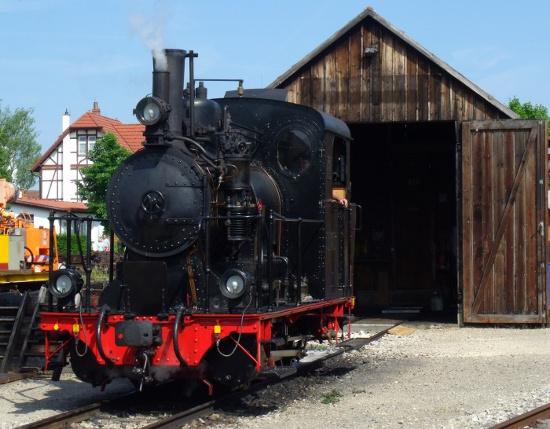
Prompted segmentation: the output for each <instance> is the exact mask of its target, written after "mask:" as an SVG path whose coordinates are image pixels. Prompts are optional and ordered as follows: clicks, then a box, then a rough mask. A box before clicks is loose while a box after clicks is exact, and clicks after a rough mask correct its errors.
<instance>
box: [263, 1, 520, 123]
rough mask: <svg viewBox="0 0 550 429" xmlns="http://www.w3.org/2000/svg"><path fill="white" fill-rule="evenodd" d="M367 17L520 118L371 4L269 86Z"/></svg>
mask: <svg viewBox="0 0 550 429" xmlns="http://www.w3.org/2000/svg"><path fill="white" fill-rule="evenodd" d="M367 19H372V20H374V21H376V22H377V23H378V24H380V25H381V26H383V27H384V28H386V29H387V30H388V31H390V32H392V33H393V34H395V36H397V37H399V38H400V39H402V40H403V41H404V42H405V43H407V44H408V45H409V46H411V47H412V48H413V49H416V50H417V51H418V52H419V53H420V54H422V55H424V56H425V57H426V58H427V59H429V60H430V61H432V62H433V63H434V64H436V65H437V66H439V67H441V68H442V69H443V70H445V71H446V72H447V73H449V75H451V76H452V77H453V78H454V79H456V80H457V81H459V82H461V83H462V84H464V85H465V86H466V87H468V88H469V89H470V90H471V91H473V92H474V93H475V94H477V95H478V96H479V97H481V98H483V99H484V100H486V101H487V102H488V103H490V104H491V105H493V106H494V107H495V108H496V109H498V110H500V111H502V112H503V113H504V114H506V115H508V116H509V117H510V118H513V119H516V118H519V116H518V115H517V114H516V113H515V112H514V111H513V110H511V109H510V108H509V107H507V106H506V105H504V104H502V103H501V102H499V101H498V100H497V99H496V98H494V97H493V96H492V95H490V94H489V93H487V92H485V91H484V90H483V89H481V88H480V87H479V86H477V85H476V84H474V83H473V82H472V81H470V80H469V79H467V78H466V77H465V76H464V75H462V74H460V73H459V72H458V71H456V70H455V69H453V68H452V67H451V66H450V65H449V64H447V63H446V62H444V61H442V60H441V59H440V58H438V57H437V56H435V55H434V54H433V53H432V52H430V51H429V50H427V49H426V48H424V47H423V46H422V45H421V44H419V43H418V42H416V41H415V40H413V39H412V38H410V37H409V36H407V35H406V34H405V32H404V31H402V30H400V29H398V28H397V27H395V26H394V25H393V24H391V23H390V22H389V21H387V20H386V19H384V18H382V17H381V16H380V15H378V14H377V13H376V12H375V11H374V9H373V8H372V7H371V6H368V7H367V8H366V9H365V10H364V11H363V12H361V13H360V14H359V15H358V16H357V17H356V18H354V19H352V20H351V21H350V22H349V23H348V24H347V25H345V26H344V27H342V28H341V29H340V30H338V31H337V32H336V33H334V34H333V35H332V36H331V37H330V38H328V39H327V40H326V41H325V42H323V43H322V44H321V45H319V46H318V47H317V48H315V49H314V50H313V51H311V52H310V53H309V54H308V55H306V56H305V57H304V58H302V59H301V60H300V61H299V62H297V63H296V64H294V65H293V66H292V67H291V68H290V69H288V70H287V71H286V72H285V73H283V74H282V75H280V76H279V77H278V78H277V79H275V80H274V81H273V82H272V83H271V84H269V85H268V86H267V88H278V87H281V85H283V84H284V83H285V81H287V80H289V79H290V78H292V76H293V75H294V74H295V73H297V72H298V71H299V70H300V69H302V68H303V67H305V66H306V65H307V64H308V63H309V62H311V61H312V60H313V59H314V58H316V57H317V56H318V55H320V54H321V53H322V52H323V51H325V50H326V49H328V48H330V47H331V46H332V45H333V44H335V43H336V42H337V41H338V40H339V39H340V38H342V37H343V36H344V35H345V34H346V33H348V32H349V31H350V30H351V29H353V28H354V27H355V26H356V25H358V24H360V23H361V22H362V21H365V20H367Z"/></svg>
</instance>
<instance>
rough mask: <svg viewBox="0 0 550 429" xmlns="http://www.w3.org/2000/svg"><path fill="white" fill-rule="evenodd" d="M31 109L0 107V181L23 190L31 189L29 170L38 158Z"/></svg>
mask: <svg viewBox="0 0 550 429" xmlns="http://www.w3.org/2000/svg"><path fill="white" fill-rule="evenodd" d="M32 114H33V109H22V108H17V109H15V112H13V113H12V112H11V110H10V108H9V107H5V108H2V107H1V106H0V177H2V178H5V179H7V180H8V181H10V182H13V183H15V184H16V185H18V186H19V187H21V188H23V189H29V188H31V187H32V186H33V185H34V183H35V182H36V177H35V176H34V175H33V173H32V172H31V171H30V168H31V167H32V166H33V164H34V163H35V162H36V161H37V160H38V158H39V157H40V151H41V147H40V145H39V144H38V143H37V142H36V138H37V136H38V134H37V133H36V131H35V128H34V118H33V116H32Z"/></svg>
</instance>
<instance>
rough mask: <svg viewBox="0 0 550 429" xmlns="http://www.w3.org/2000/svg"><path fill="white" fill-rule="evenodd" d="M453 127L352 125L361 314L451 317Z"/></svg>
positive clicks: (453, 280)
mask: <svg viewBox="0 0 550 429" xmlns="http://www.w3.org/2000/svg"><path fill="white" fill-rule="evenodd" d="M456 127H457V126H456V122H454V121H446V122H445V121H439V122H414V123H410V122H408V123H383V124H356V125H353V124H351V125H350V129H351V134H352V136H353V138H354V141H353V142H352V149H351V180H352V201H353V202H354V203H356V204H359V205H361V206H362V228H361V230H360V231H358V232H357V239H356V256H355V273H354V276H355V277H354V285H355V294H356V297H357V310H358V312H362V311H365V312H369V313H371V314H372V313H373V312H378V313H386V314H391V313H402V312H403V313H408V312H409V313H415V312H420V313H424V314H431V315H435V316H438V315H440V316H441V317H449V316H451V317H456V314H457V238H456V237H457V195H456V176H457V175H456V146H457V140H458V137H457V130H456ZM434 298H436V299H434ZM437 298H439V299H437ZM440 298H442V300H443V309H442V310H440V308H441V307H440V306H441V299H440Z"/></svg>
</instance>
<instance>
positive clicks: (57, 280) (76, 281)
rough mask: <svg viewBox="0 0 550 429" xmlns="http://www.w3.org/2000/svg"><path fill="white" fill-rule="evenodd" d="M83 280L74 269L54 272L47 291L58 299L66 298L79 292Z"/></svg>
mask: <svg viewBox="0 0 550 429" xmlns="http://www.w3.org/2000/svg"><path fill="white" fill-rule="evenodd" d="M83 284H84V280H82V276H81V275H80V273H79V272H78V271H76V270H74V269H71V268H67V269H63V270H58V271H56V272H55V273H54V274H53V275H52V277H51V281H50V285H49V287H48V288H49V291H50V293H51V294H52V295H53V296H55V297H56V298H58V299H63V298H67V297H69V296H72V295H75V294H77V293H78V292H80V289H82V285H83Z"/></svg>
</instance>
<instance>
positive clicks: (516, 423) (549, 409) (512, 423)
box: [490, 404, 550, 429]
mask: <svg viewBox="0 0 550 429" xmlns="http://www.w3.org/2000/svg"><path fill="white" fill-rule="evenodd" d="M547 419H550V404H546V405H543V406H541V407H538V408H535V409H534V410H531V411H528V412H526V413H524V414H521V415H519V416H516V417H513V418H511V419H510V420H507V421H505V422H502V423H499V424H498V425H495V426H493V427H491V428H490V429H522V428H530V427H532V428H536V427H537V425H538V423H539V422H540V421H541V420H547ZM544 427H547V426H544Z"/></svg>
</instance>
